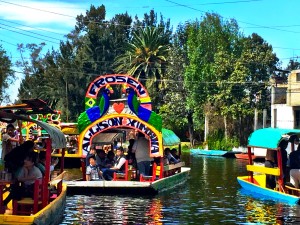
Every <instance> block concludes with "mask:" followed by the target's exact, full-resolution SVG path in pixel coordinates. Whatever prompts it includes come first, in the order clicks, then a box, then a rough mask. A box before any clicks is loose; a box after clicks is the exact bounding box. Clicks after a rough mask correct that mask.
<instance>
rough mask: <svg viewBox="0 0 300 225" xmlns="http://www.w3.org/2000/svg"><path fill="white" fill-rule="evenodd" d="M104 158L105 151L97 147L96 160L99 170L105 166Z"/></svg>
mask: <svg viewBox="0 0 300 225" xmlns="http://www.w3.org/2000/svg"><path fill="white" fill-rule="evenodd" d="M105 159H106V153H105V151H104V150H103V149H97V150H96V162H97V165H98V166H99V168H100V170H101V169H102V168H105Z"/></svg>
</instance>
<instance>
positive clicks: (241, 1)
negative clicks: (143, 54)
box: [0, 0, 300, 101]
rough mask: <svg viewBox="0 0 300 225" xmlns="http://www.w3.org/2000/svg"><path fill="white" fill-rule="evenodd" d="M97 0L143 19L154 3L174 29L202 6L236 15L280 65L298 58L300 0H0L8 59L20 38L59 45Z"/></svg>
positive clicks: (0, 31)
mask: <svg viewBox="0 0 300 225" xmlns="http://www.w3.org/2000/svg"><path fill="white" fill-rule="evenodd" d="M102 4H103V5H104V6H105V7H106V17H107V18H106V19H107V20H109V19H111V18H112V17H113V16H114V15H116V14H118V13H125V12H128V14H129V15H131V16H132V17H134V16H135V15H137V16H138V17H139V18H140V19H142V17H143V14H144V13H149V11H150V10H151V9H154V11H155V12H156V13H157V14H158V15H160V14H162V16H163V17H164V19H165V20H166V19H170V21H171V24H172V25H173V28H174V29H176V27H177V25H178V24H179V23H185V22H186V21H195V20H196V19H198V20H201V17H203V15H204V14H205V13H206V12H209V13H218V14H219V15H220V16H221V17H222V18H223V19H224V20H229V19H235V20H236V21H237V23H238V25H239V27H240V31H241V32H242V33H244V35H245V36H248V35H251V34H252V33H257V34H258V35H260V36H261V37H262V38H263V39H264V40H265V41H266V42H268V43H269V44H270V45H272V47H273V50H274V52H275V53H276V55H277V57H278V58H279V60H280V61H281V63H282V67H283V68H284V67H285V66H286V65H287V64H288V62H289V60H290V59H294V60H298V59H299V58H300V21H299V22H298V21H297V12H296V9H298V8H300V1H299V0H285V1H284V0H184V1H183V0H142V1H141V0H126V1H124V0H103V1H101V0H90V1H88V0H80V1H79V0H4V1H2V0H0V45H2V49H4V50H5V51H6V53H7V55H8V56H9V57H11V60H12V62H13V63H14V62H16V61H17V60H20V59H21V55H20V53H19V52H18V51H17V45H18V44H21V43H23V44H27V43H35V44H40V43H41V42H45V43H46V48H47V49H51V48H54V49H58V48H59V42H60V40H66V38H65V35H66V34H68V33H69V32H70V31H71V30H72V29H73V28H74V26H75V23H76V19H75V18H76V16H77V15H80V14H83V15H84V14H85V12H86V11H87V10H89V9H90V6H91V5H94V6H96V7H97V6H100V5H102ZM298 61H300V59H299V60H298ZM15 71H16V73H15V74H16V76H17V78H18V79H17V81H16V82H14V84H13V85H12V86H11V88H10V89H11V90H12V91H11V101H13V100H14V99H15V98H16V95H17V91H16V90H17V88H18V86H19V83H20V80H21V78H22V77H23V74H22V73H21V72H20V71H21V70H20V68H15Z"/></svg>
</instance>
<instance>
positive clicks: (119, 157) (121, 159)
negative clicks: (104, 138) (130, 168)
mask: <svg viewBox="0 0 300 225" xmlns="http://www.w3.org/2000/svg"><path fill="white" fill-rule="evenodd" d="M125 162H126V158H125V155H124V149H123V147H118V148H117V152H116V162H115V165H114V166H113V167H111V168H109V169H106V170H104V171H103V174H102V175H103V178H104V179H105V180H112V179H113V174H114V173H115V172H119V171H120V172H124V170H125Z"/></svg>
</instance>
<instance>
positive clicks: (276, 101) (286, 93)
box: [271, 70, 300, 129]
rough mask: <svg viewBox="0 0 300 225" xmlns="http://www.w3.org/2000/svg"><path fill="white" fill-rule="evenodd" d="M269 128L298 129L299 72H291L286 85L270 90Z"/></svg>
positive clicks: (299, 115)
mask: <svg viewBox="0 0 300 225" xmlns="http://www.w3.org/2000/svg"><path fill="white" fill-rule="evenodd" d="M271 118H272V119H271V127H274V128H288V129H294V128H297V129H300V70H293V71H291V73H290V74H289V76H288V83H287V84H274V85H273V87H272V90H271Z"/></svg>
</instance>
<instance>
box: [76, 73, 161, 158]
mask: <svg viewBox="0 0 300 225" xmlns="http://www.w3.org/2000/svg"><path fill="white" fill-rule="evenodd" d="M111 85H121V87H122V92H123V96H120V97H121V98H120V99H114V100H111V99H110V95H111V94H112V93H113V88H112V87H111ZM125 93H126V95H127V98H124V97H125V96H124V95H125ZM98 94H99V96H98ZM112 102H114V103H112ZM122 127H123V128H129V129H134V130H137V131H140V132H142V133H144V134H145V136H146V137H148V138H149V143H150V152H149V154H150V156H151V157H161V156H163V140H162V119H161V117H160V116H159V115H157V114H156V113H155V112H154V111H152V105H151V99H150V97H149V94H148V92H147V90H146V88H145V87H144V86H143V85H142V84H141V83H140V82H139V81H138V80H136V79H135V78H133V77H131V76H129V75H124V74H110V75H103V76H100V77H98V78H96V79H95V80H94V81H93V82H92V83H91V84H90V85H89V87H88V89H87V92H86V95H85V111H84V112H83V113H81V114H80V116H79V118H78V130H79V132H80V136H79V139H78V146H79V152H81V153H82V156H85V155H86V154H87V152H88V151H89V148H90V145H91V143H92V139H93V137H95V136H96V135H97V134H99V133H101V132H104V131H107V130H109V129H115V128H122Z"/></svg>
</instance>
